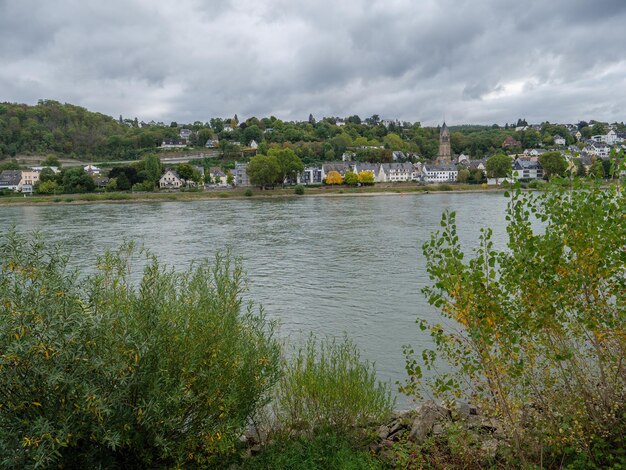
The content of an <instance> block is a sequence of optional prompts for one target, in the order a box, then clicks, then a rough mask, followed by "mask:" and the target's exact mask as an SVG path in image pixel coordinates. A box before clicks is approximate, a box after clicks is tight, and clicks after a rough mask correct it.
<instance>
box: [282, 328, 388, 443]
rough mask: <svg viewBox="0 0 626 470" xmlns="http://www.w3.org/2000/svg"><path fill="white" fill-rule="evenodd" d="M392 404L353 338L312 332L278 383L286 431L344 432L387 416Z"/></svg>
mask: <svg viewBox="0 0 626 470" xmlns="http://www.w3.org/2000/svg"><path fill="white" fill-rule="evenodd" d="M393 404H394V402H393V400H392V398H391V394H390V391H389V389H388V387H387V386H386V385H385V384H382V383H380V382H378V381H377V379H376V374H375V372H374V367H373V364H372V363H370V362H368V361H363V360H362V359H361V357H360V353H359V350H358V349H357V347H356V346H355V345H354V343H353V342H352V341H350V340H348V339H347V338H344V339H343V340H341V341H337V340H335V339H323V340H321V341H319V340H317V339H316V338H315V337H313V336H310V337H309V339H308V341H307V342H306V343H305V344H304V345H303V346H300V347H299V348H297V350H296V351H295V354H294V355H293V357H292V359H290V361H289V363H288V364H287V366H286V368H285V372H284V374H283V376H282V377H281V379H280V381H279V383H278V387H277V399H276V414H277V419H278V423H279V426H280V427H281V428H282V429H286V430H290V431H296V432H303V433H310V432H312V431H315V430H316V429H332V430H334V431H335V432H339V433H344V434H346V433H350V432H352V430H354V429H355V428H356V427H358V426H363V425H365V424H367V423H369V422H371V421H377V420H378V421H380V420H382V419H384V418H385V417H386V416H387V415H388V414H389V413H390V412H391V410H392V407H393Z"/></svg>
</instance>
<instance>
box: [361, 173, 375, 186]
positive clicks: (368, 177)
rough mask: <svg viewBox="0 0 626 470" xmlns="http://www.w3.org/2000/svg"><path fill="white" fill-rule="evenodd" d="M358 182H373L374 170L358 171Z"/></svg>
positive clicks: (368, 183) (367, 183)
mask: <svg viewBox="0 0 626 470" xmlns="http://www.w3.org/2000/svg"><path fill="white" fill-rule="evenodd" d="M359 183H361V184H366V185H370V184H374V172H372V171H369V170H367V171H359Z"/></svg>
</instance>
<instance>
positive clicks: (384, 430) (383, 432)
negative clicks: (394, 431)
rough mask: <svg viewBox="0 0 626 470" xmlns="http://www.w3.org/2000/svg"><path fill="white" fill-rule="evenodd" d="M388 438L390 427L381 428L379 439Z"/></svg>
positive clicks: (379, 429)
mask: <svg viewBox="0 0 626 470" xmlns="http://www.w3.org/2000/svg"><path fill="white" fill-rule="evenodd" d="M387 436H389V427H388V426H381V427H379V428H378V437H380V438H381V439H387Z"/></svg>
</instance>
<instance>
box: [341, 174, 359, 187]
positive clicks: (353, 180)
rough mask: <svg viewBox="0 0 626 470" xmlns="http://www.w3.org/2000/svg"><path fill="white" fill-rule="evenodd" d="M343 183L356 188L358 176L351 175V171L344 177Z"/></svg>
mask: <svg viewBox="0 0 626 470" xmlns="http://www.w3.org/2000/svg"><path fill="white" fill-rule="evenodd" d="M344 182H345V183H346V184H347V185H349V186H356V185H357V184H359V175H357V174H356V173H353V172H352V171H348V172H346V175H345V176H344Z"/></svg>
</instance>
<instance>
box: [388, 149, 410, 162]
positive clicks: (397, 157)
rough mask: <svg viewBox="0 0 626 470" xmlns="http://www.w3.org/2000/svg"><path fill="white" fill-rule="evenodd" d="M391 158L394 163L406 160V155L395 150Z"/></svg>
mask: <svg viewBox="0 0 626 470" xmlns="http://www.w3.org/2000/svg"><path fill="white" fill-rule="evenodd" d="M391 158H392V159H393V161H394V162H395V161H397V160H406V155H405V154H404V153H402V152H400V151H399V150H394V151H393V152H391Z"/></svg>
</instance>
